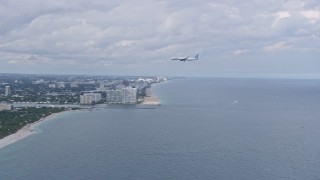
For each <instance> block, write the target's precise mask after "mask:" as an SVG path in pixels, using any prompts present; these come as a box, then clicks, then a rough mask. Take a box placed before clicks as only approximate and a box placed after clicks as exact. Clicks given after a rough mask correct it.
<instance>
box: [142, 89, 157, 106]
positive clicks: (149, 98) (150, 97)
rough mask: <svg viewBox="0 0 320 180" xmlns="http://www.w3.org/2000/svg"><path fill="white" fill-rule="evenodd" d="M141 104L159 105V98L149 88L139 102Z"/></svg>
mask: <svg viewBox="0 0 320 180" xmlns="http://www.w3.org/2000/svg"><path fill="white" fill-rule="evenodd" d="M141 104H142V105H160V100H159V99H158V98H157V96H156V95H155V94H154V93H153V92H152V90H151V88H147V89H146V96H145V97H144V98H143V101H142V102H141Z"/></svg>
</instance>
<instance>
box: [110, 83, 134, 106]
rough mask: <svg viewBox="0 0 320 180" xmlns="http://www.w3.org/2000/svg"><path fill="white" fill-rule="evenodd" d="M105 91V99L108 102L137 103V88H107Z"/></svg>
mask: <svg viewBox="0 0 320 180" xmlns="http://www.w3.org/2000/svg"><path fill="white" fill-rule="evenodd" d="M106 93H107V98H106V100H107V103H109V104H135V103H137V88H132V87H126V88H121V89H117V90H107V91H106Z"/></svg>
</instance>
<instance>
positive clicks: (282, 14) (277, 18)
mask: <svg viewBox="0 0 320 180" xmlns="http://www.w3.org/2000/svg"><path fill="white" fill-rule="evenodd" d="M273 16H274V17H275V20H274V21H273V24H272V27H275V26H277V25H278V23H279V22H280V21H281V20H282V19H285V18H289V17H291V15H290V13H289V12H288V11H281V12H277V13H274V14H273Z"/></svg>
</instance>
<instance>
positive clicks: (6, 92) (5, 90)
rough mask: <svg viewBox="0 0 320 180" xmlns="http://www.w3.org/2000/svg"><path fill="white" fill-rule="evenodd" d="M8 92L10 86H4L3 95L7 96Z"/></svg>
mask: <svg viewBox="0 0 320 180" xmlns="http://www.w3.org/2000/svg"><path fill="white" fill-rule="evenodd" d="M10 93H11V92H10V86H6V87H5V89H4V95H5V96H9V95H10Z"/></svg>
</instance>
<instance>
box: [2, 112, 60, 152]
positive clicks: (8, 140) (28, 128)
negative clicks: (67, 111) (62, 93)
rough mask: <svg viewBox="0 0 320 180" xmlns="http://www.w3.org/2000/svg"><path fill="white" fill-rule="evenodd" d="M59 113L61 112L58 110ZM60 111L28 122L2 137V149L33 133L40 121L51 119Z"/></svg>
mask: <svg viewBox="0 0 320 180" xmlns="http://www.w3.org/2000/svg"><path fill="white" fill-rule="evenodd" d="M62 112H64V111H62ZM58 113H61V112H58ZM58 113H53V114H50V115H49V116H46V117H42V118H40V119H39V120H38V121H36V122H33V123H31V124H27V125H25V126H23V127H22V128H21V129H19V130H18V131H17V132H16V133H14V134H10V135H9V136H6V137H4V138H2V139H0V149H1V148H3V147H6V146H8V145H10V144H13V143H15V142H17V141H19V140H21V139H24V138H26V137H28V136H29V135H31V134H33V133H36V126H37V125H39V124H40V123H42V122H44V121H46V120H49V119H51V118H53V117H55V116H56V115H57V114H58Z"/></svg>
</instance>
